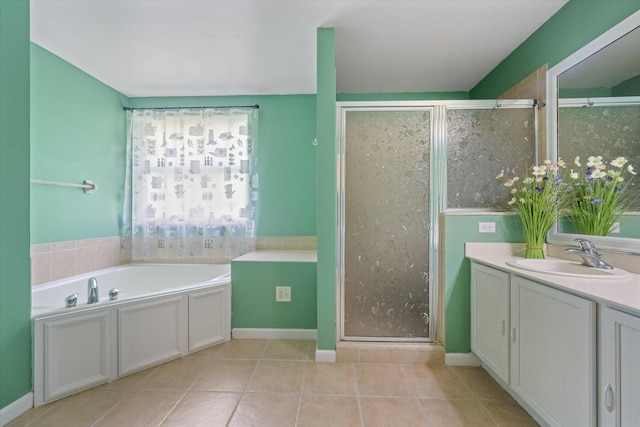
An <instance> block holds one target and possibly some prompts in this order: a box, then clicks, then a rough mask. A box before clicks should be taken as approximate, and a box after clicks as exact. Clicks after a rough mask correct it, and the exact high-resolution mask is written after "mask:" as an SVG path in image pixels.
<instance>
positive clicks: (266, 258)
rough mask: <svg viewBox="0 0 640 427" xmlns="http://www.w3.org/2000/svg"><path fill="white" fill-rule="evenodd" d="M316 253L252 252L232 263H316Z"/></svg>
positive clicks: (301, 251) (296, 251)
mask: <svg viewBox="0 0 640 427" xmlns="http://www.w3.org/2000/svg"><path fill="white" fill-rule="evenodd" d="M317 259H318V255H317V252H316V251H303V250H291V251H254V252H249V253H247V254H244V255H242V256H239V257H238V258H235V259H234V260H233V261H234V262H235V261H251V262H317Z"/></svg>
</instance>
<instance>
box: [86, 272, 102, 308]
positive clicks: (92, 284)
mask: <svg viewBox="0 0 640 427" xmlns="http://www.w3.org/2000/svg"><path fill="white" fill-rule="evenodd" d="M87 287H88V289H89V292H88V294H89V299H88V300H87V304H94V303H96V302H98V301H99V299H100V298H99V297H98V279H96V278H95V277H91V278H90V279H89V283H88V285H87Z"/></svg>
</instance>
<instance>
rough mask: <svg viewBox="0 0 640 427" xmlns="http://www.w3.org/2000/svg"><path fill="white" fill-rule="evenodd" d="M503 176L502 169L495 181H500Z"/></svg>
mask: <svg viewBox="0 0 640 427" xmlns="http://www.w3.org/2000/svg"><path fill="white" fill-rule="evenodd" d="M503 176H504V169H502V170H501V171H500V173H499V174H498V176H496V179H500V178H502V177H503Z"/></svg>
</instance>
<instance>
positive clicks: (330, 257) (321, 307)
mask: <svg viewBox="0 0 640 427" xmlns="http://www.w3.org/2000/svg"><path fill="white" fill-rule="evenodd" d="M334 51H335V31H334V29H333V28H318V30H317V55H318V56H317V58H318V59H317V75H316V78H317V80H318V81H317V88H316V90H317V91H318V96H317V122H316V123H317V124H316V136H317V138H318V146H317V154H316V170H317V171H318V172H317V175H316V200H317V204H316V215H317V224H318V225H317V232H318V234H317V235H318V282H317V286H318V349H319V350H333V349H335V348H336V255H337V254H336V234H337V230H336V228H337V221H338V217H337V200H336V199H337V198H336V185H337V182H336V158H337V148H336V145H337V144H336V66H335V54H334Z"/></svg>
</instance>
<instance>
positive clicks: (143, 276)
mask: <svg viewBox="0 0 640 427" xmlns="http://www.w3.org/2000/svg"><path fill="white" fill-rule="evenodd" d="M230 269H231V268H230V264H125V265H120V266H117V267H111V268H105V269H103V270H97V271H94V272H91V273H86V274H80V275H77V276H72V277H68V278H66V279H61V280H56V281H53V282H48V283H43V284H41V285H36V286H34V287H33V288H32V292H31V317H32V319H35V318H36V317H42V316H49V315H52V314H56V313H61V312H71V311H75V310H84V309H92V308H97V307H100V306H102V305H104V304H118V303H122V302H124V301H128V300H131V299H135V298H145V297H150V296H156V295H161V294H166V293H171V292H176V291H181V290H184V289H194V288H199V287H202V286H215V285H216V284H220V283H227V282H229V281H230ZM91 277H95V278H96V279H97V280H98V290H99V297H100V302H98V303H96V304H87V300H88V288H87V284H88V282H89V278H91ZM113 288H117V289H118V290H119V291H120V293H119V296H118V298H117V299H116V300H113V301H112V300H109V290H110V289H113ZM75 293H78V294H79V295H78V303H77V305H76V306H75V307H69V308H67V307H65V298H66V297H68V296H70V295H73V294H75Z"/></svg>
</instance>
